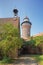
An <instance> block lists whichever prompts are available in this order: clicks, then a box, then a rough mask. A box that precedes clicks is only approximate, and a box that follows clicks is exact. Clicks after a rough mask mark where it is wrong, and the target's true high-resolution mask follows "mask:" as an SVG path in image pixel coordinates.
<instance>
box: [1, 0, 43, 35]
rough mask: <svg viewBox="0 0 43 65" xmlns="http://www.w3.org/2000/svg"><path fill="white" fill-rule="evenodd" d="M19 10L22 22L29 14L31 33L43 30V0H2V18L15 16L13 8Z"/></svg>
mask: <svg viewBox="0 0 43 65" xmlns="http://www.w3.org/2000/svg"><path fill="white" fill-rule="evenodd" d="M14 8H17V9H18V10H19V14H18V16H20V22H21V23H22V22H23V18H24V17H25V16H28V17H29V19H30V21H31V23H32V27H31V35H34V34H37V33H40V32H43V0H0V18H6V17H7V18H8V17H13V16H14V15H13V9H14Z"/></svg>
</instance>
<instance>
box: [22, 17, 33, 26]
mask: <svg viewBox="0 0 43 65" xmlns="http://www.w3.org/2000/svg"><path fill="white" fill-rule="evenodd" d="M23 23H29V24H30V25H31V24H32V23H31V22H30V20H29V18H28V17H27V16H26V17H25V18H24V19H23V22H22V23H21V25H22V24H23Z"/></svg>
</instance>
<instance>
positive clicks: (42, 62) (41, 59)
mask: <svg viewBox="0 0 43 65" xmlns="http://www.w3.org/2000/svg"><path fill="white" fill-rule="evenodd" d="M32 57H34V58H35V59H36V61H37V62H38V64H39V65H43V55H32Z"/></svg>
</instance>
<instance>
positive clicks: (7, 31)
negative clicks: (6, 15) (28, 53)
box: [0, 24, 23, 56]
mask: <svg viewBox="0 0 43 65" xmlns="http://www.w3.org/2000/svg"><path fill="white" fill-rule="evenodd" d="M22 43H23V41H22V39H21V38H20V37H19V31H18V29H17V28H15V27H14V26H13V25H12V24H4V25H3V26H2V30H1V32H0V49H1V52H2V54H3V55H4V56H7V55H9V53H10V54H13V55H14V54H16V53H17V52H16V51H15V49H16V50H18V49H19V48H21V45H22Z"/></svg>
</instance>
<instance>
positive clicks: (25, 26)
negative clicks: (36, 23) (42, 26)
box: [21, 17, 31, 40]
mask: <svg viewBox="0 0 43 65" xmlns="http://www.w3.org/2000/svg"><path fill="white" fill-rule="evenodd" d="M21 26H22V38H23V39H27V40H28V39H29V37H30V30H31V22H30V20H29V18H28V17H25V18H24V19H23V22H22V23H21Z"/></svg>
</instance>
